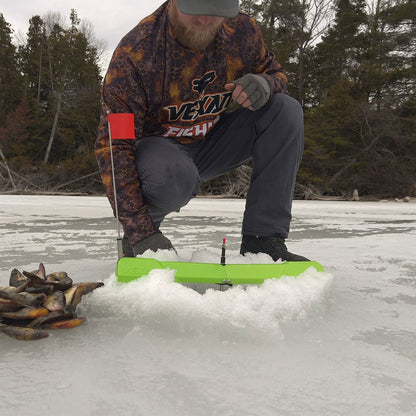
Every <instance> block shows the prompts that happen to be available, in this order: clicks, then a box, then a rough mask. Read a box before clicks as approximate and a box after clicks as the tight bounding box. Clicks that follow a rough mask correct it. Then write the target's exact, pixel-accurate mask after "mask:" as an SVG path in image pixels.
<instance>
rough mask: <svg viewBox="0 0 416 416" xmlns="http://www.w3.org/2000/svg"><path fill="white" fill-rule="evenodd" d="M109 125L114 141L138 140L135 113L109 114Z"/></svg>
mask: <svg viewBox="0 0 416 416" xmlns="http://www.w3.org/2000/svg"><path fill="white" fill-rule="evenodd" d="M108 124H109V128H110V130H111V139H112V140H118V139H135V138H136V134H135V131H134V114H133V113H111V114H108Z"/></svg>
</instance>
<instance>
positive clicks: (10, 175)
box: [0, 149, 17, 190]
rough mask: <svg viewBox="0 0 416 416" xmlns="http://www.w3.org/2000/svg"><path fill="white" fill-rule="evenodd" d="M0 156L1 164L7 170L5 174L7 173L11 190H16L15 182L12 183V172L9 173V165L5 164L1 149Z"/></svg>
mask: <svg viewBox="0 0 416 416" xmlns="http://www.w3.org/2000/svg"><path fill="white" fill-rule="evenodd" d="M0 156H1V158H2V159H3V162H2V165H3V166H4V167H5V169H6V170H7V174H8V175H9V179H10V183H11V184H12V186H13V190H16V189H17V188H16V184H15V183H14V180H13V176H12V174H11V172H10V169H9V166H8V165H7V161H6V158H5V157H4V154H3V152H2V150H1V149H0Z"/></svg>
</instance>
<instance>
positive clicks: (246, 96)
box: [224, 74, 271, 111]
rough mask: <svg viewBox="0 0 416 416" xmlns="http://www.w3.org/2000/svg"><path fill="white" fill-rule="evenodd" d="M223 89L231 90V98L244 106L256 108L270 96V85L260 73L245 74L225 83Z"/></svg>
mask: <svg viewBox="0 0 416 416" xmlns="http://www.w3.org/2000/svg"><path fill="white" fill-rule="evenodd" d="M224 87H225V89H226V90H228V91H233V100H234V101H237V102H238V104H241V105H242V106H243V107H245V108H249V109H250V110H253V111H255V110H258V109H259V108H261V107H263V105H264V104H266V103H267V101H268V100H269V98H270V94H271V91H270V85H269V83H268V82H267V81H266V79H265V78H263V77H262V76H261V75H257V74H246V75H244V76H243V77H241V78H238V79H236V80H235V81H231V82H230V83H228V84H225V86H224Z"/></svg>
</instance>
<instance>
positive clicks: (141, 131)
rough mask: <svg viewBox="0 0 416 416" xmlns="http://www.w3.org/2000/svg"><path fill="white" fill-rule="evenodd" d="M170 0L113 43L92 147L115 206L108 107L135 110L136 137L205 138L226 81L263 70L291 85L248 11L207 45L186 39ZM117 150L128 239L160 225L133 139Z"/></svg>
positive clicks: (223, 100)
mask: <svg viewBox="0 0 416 416" xmlns="http://www.w3.org/2000/svg"><path fill="white" fill-rule="evenodd" d="M168 4H169V2H166V3H164V4H163V5H162V6H161V7H160V8H159V9H158V10H156V11H155V12H154V13H153V14H152V15H150V16H149V17H147V18H145V19H144V20H142V21H141V22H140V23H139V24H138V25H137V26H136V27H135V28H134V29H133V30H132V31H130V32H129V33H128V34H127V35H126V36H125V37H124V38H123V39H122V41H121V42H120V44H119V45H118V47H117V48H116V50H115V52H114V54H113V57H112V60H111V63H110V65H109V68H108V71H107V74H106V76H105V79H104V84H103V89H102V113H101V121H100V125H99V132H98V138H97V141H96V146H95V154H96V158H97V161H98V166H99V169H100V173H101V177H102V181H103V184H104V186H105V188H106V192H107V195H108V198H109V201H110V203H111V205H112V207H113V210H115V207H114V195H113V185H112V175H111V162H110V147H109V139H108V127H107V114H108V112H112V113H133V114H134V117H135V132H136V140H140V138H142V137H149V136H162V137H171V138H175V139H176V140H178V141H180V142H181V143H190V142H193V141H199V140H204V138H205V136H206V135H207V134H208V132H209V131H210V130H211V129H212V127H213V126H214V125H215V124H216V123H217V122H218V121H219V120H220V117H221V114H222V113H224V112H225V111H226V110H227V108H228V106H229V105H230V103H231V101H232V99H231V94H232V93H231V92H229V91H227V90H225V88H224V85H225V84H226V83H228V82H230V81H233V80H235V79H238V78H240V77H242V76H243V75H245V74H247V73H254V74H261V75H262V76H263V77H264V78H265V79H266V80H267V81H268V82H269V84H270V87H271V91H272V93H278V92H286V85H287V79H286V75H285V74H284V72H283V69H282V67H281V65H280V64H279V63H277V62H276V60H275V57H274V55H273V54H272V53H270V52H269V51H268V50H267V48H266V46H265V45H264V41H263V37H262V34H261V32H260V30H259V29H258V28H257V26H256V25H255V23H254V20H253V19H251V18H249V17H248V16H247V15H246V14H244V13H240V14H239V15H238V16H237V17H235V18H232V19H226V20H225V21H224V24H223V25H222V27H221V29H220V31H219V33H218V34H217V36H216V38H215V39H214V41H213V42H211V44H210V45H209V46H208V47H207V49H206V50H204V51H192V50H190V49H187V48H184V47H183V46H181V45H180V44H179V43H178V42H177V41H176V40H175V39H174V37H173V35H172V33H171V29H170V26H169V21H168V20H169V19H168ZM113 156H114V166H115V177H116V186H117V200H118V211H119V218H120V222H121V224H122V225H123V228H124V232H125V235H126V236H127V238H128V239H129V242H130V244H132V245H134V244H135V243H137V242H138V241H140V240H141V239H143V238H145V237H147V236H149V235H151V234H154V233H155V232H156V231H157V228H156V226H155V225H154V223H153V221H152V219H151V217H150V215H149V212H148V210H147V207H146V203H145V200H144V198H143V194H142V190H141V185H140V180H139V177H138V174H137V170H136V165H135V141H134V140H114V141H113Z"/></svg>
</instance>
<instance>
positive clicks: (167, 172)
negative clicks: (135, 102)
mask: <svg viewBox="0 0 416 416" xmlns="http://www.w3.org/2000/svg"><path fill="white" fill-rule="evenodd" d="M136 147H137V151H136V165H137V170H138V173H139V178H140V182H141V186H142V190H143V195H144V197H145V199H146V201H147V202H148V203H149V204H150V205H154V206H157V207H159V208H161V209H163V210H164V211H166V212H172V211H177V210H179V209H180V208H181V207H182V206H184V205H185V204H186V203H187V202H189V200H190V199H191V198H192V197H194V196H196V194H197V193H198V191H199V174H198V170H197V168H196V166H195V164H194V163H193V161H192V160H191V158H190V157H189V156H188V155H187V154H186V153H185V152H184V151H182V150H180V148H179V146H178V145H176V144H173V143H170V142H168V141H167V140H166V139H163V138H158V137H149V138H145V139H142V140H139V142H138V144H137V146H136Z"/></svg>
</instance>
